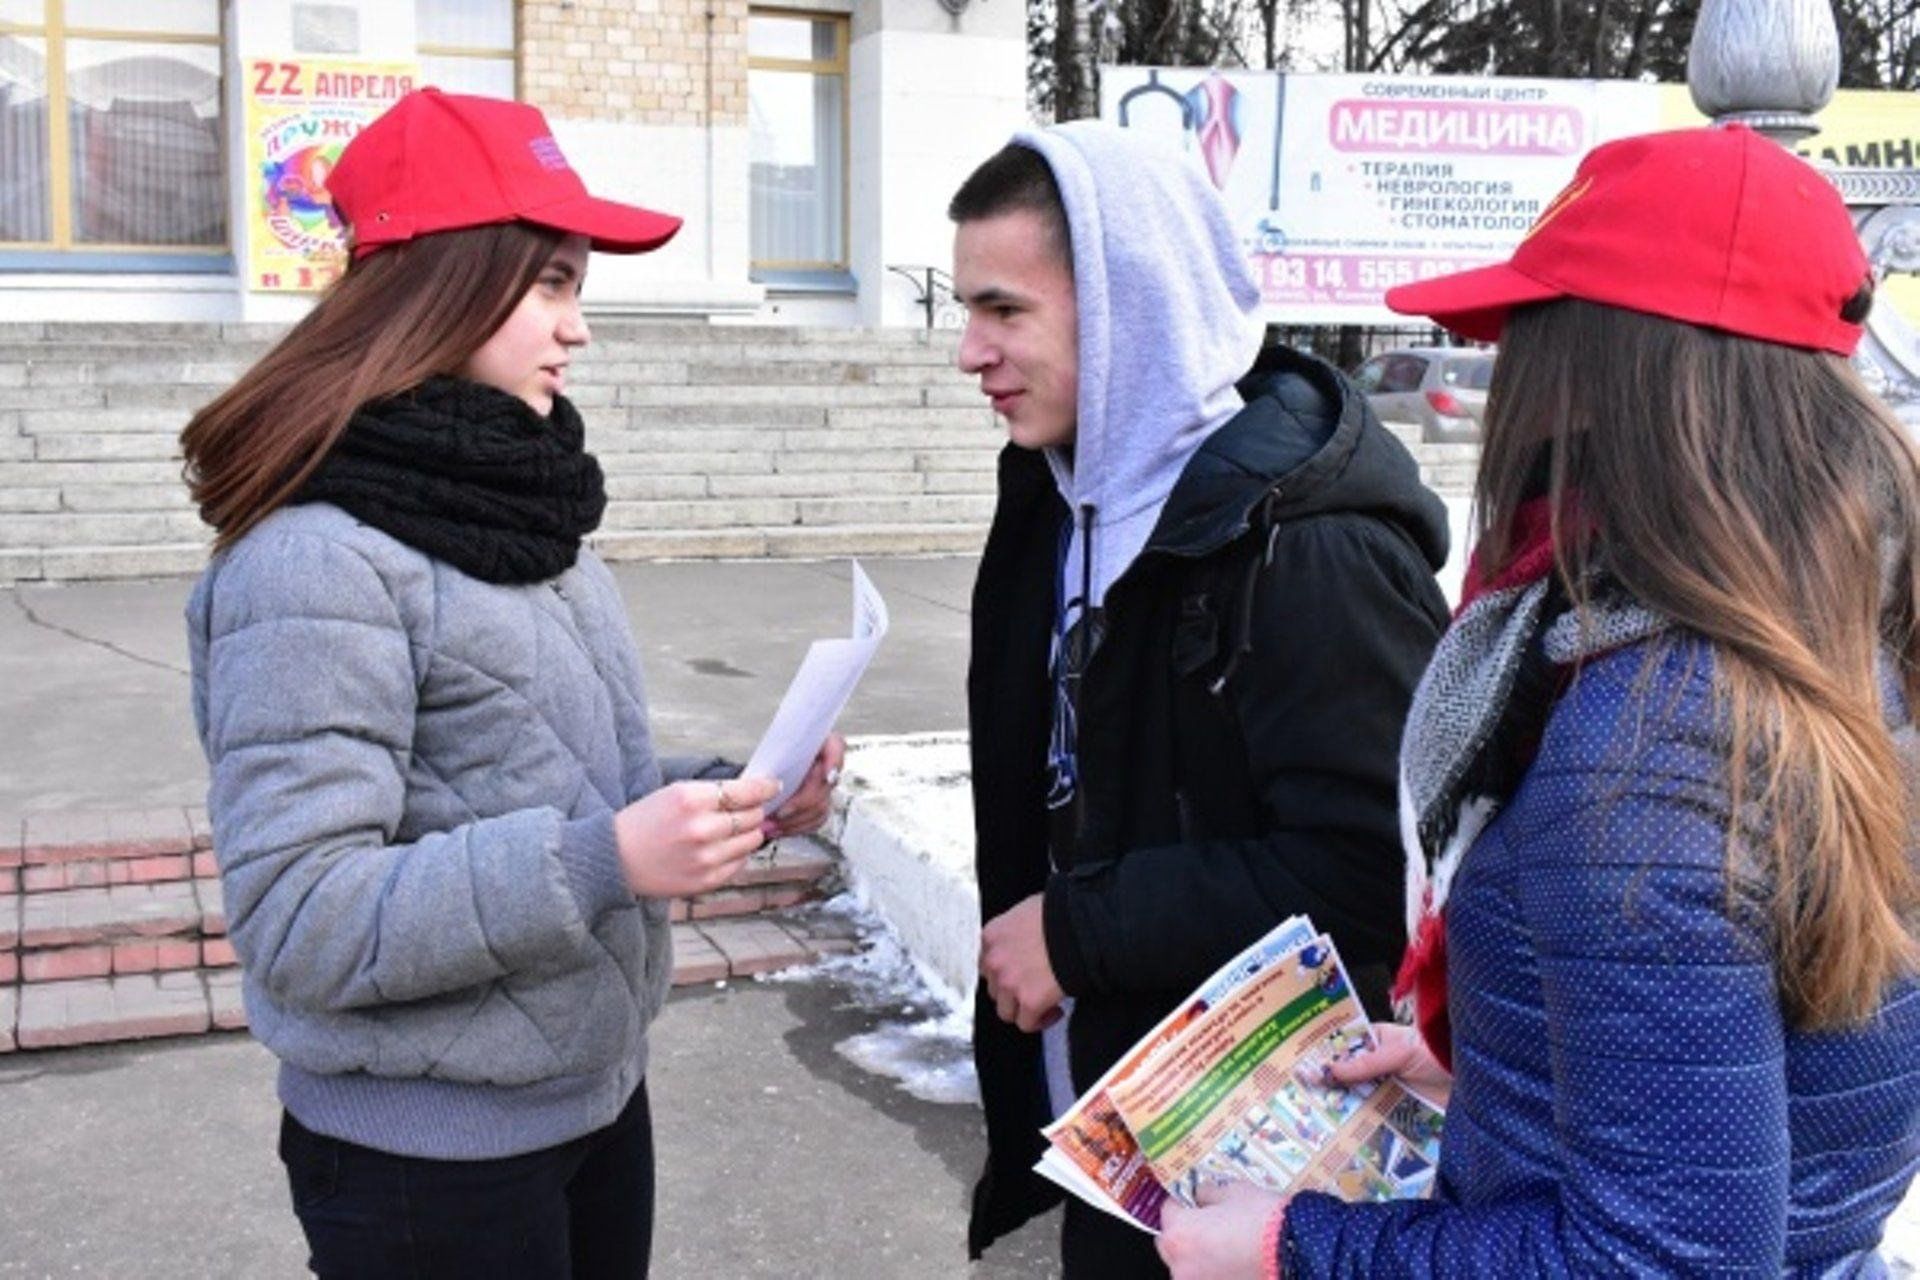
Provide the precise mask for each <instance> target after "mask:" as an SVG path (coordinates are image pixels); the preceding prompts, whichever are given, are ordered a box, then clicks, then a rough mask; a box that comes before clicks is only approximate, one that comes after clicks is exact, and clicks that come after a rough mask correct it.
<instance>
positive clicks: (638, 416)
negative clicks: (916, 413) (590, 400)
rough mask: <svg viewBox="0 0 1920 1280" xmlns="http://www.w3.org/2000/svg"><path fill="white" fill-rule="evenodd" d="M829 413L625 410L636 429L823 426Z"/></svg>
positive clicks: (776, 407)
mask: <svg viewBox="0 0 1920 1280" xmlns="http://www.w3.org/2000/svg"><path fill="white" fill-rule="evenodd" d="M620 403H621V404H623V405H625V404H631V403H633V402H631V401H629V400H627V399H626V397H625V395H624V392H623V394H622V396H621V399H620ZM829 412H830V410H828V409H827V407H826V406H824V405H801V404H789V403H786V402H784V401H775V402H772V403H767V404H731V405H714V404H705V403H693V404H635V405H634V407H632V408H630V409H628V410H627V421H628V423H629V424H631V425H632V426H633V427H635V428H657V427H684V426H697V427H703V428H705V427H731V428H740V427H823V426H825V425H826V424H827V414H828V413H829ZM849 412H852V411H851V410H849ZM862 412H866V411H862ZM922 412H925V410H922Z"/></svg>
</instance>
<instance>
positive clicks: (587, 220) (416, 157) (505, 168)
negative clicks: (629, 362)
mask: <svg viewBox="0 0 1920 1280" xmlns="http://www.w3.org/2000/svg"><path fill="white" fill-rule="evenodd" d="M327 190H328V192H329V193H330V194H331V195H332V196H333V203H334V207H335V208H336V209H338V210H339V211H340V214H341V217H342V218H344V219H345V220H346V222H347V226H348V240H349V243H351V244H352V245H353V256H354V257H356V258H360V257H365V256H366V255H367V254H369V253H372V252H373V251H374V250H375V249H378V248H380V247H382V246H383V245H389V244H398V243H400V242H401V241H404V240H411V239H413V238H414V237H415V236H424V235H430V234H432V233H433V232H435V231H454V230H458V229H460V228H462V227H483V226H490V225H492V224H494V223H498V222H531V223H534V224H535V225H537V226H542V227H550V228H552V229H553V230H555V231H566V232H572V233H575V234H578V235H583V236H586V237H587V238H588V239H589V240H591V241H593V247H594V248H596V249H598V250H600V251H601V252H603V253H645V252H647V251H648V250H649V249H657V248H659V247H660V246H661V245H663V244H665V243H666V242H667V241H669V240H671V239H672V238H673V233H674V232H676V231H678V230H679V229H680V219H678V218H676V217H674V216H673V215H672V214H670V213H656V212H654V211H653V210H652V209H642V208H641V207H640V206H638V205H631V204H617V203H615V202H614V201H612V200H601V199H598V198H596V197H594V196H590V195H588V194H587V187H586V184H585V183H583V182H582V181H580V175H579V174H577V173H575V172H574V171H573V166H572V165H570V164H568V163H567V158H566V156H564V155H562V154H561V153H560V146H559V144H558V143H556V142H555V141H554V140H553V130H552V129H550V128H548V127H547V118H546V117H545V116H543V115H541V114H540V109H539V108H538V107H533V106H529V105H528V104H526V103H524V102H508V101H506V100H504V99H501V98H478V97H472V96H469V95H467V94H459V93H442V92H440V90H438V89H416V90H414V91H413V92H412V93H409V94H407V95H406V96H405V97H403V98H401V99H400V101H398V102H396V103H394V104H393V106H391V107H389V108H388V109H387V110H386V112H385V113H384V114H382V115H381V116H380V118H379V119H377V120H375V121H374V122H373V123H372V124H370V125H368V126H367V127H366V128H364V129H362V130H361V131H360V132H359V133H358V134H357V135H355V137H354V139H353V140H352V141H351V142H349V143H347V145H346V148H345V149H344V150H343V151H341V153H340V160H339V162H338V163H337V164H336V165H335V166H334V169H333V173H332V174H331V175H330V176H329V177H328V179H327Z"/></svg>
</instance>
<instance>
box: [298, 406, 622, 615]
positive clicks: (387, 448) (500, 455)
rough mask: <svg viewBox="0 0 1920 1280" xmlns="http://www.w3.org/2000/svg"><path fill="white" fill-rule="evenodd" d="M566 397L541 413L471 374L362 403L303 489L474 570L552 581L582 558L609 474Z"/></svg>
mask: <svg viewBox="0 0 1920 1280" xmlns="http://www.w3.org/2000/svg"><path fill="white" fill-rule="evenodd" d="M585 445H586V437H585V433H584V430H583V428H582V427H581V424H580V414H579V413H578V412H577V411H576V410H575V409H574V407H573V405H572V404H570V403H569V402H568V401H567V400H566V398H565V397H563V396H555V397H554V399H553V411H552V412H551V413H550V414H549V415H548V416H546V417H544V418H543V417H541V416H540V415H539V414H537V413H535V412H534V411H533V409H532V408H531V407H530V406H528V405H527V404H526V402H525V401H523V400H521V399H520V398H519V397H518V396H512V395H509V394H507V393H506V392H504V391H499V390H496V389H495V388H493V387H489V386H485V385H482V384H480V383H477V382H468V381H466V380H464V379H460V378H429V379H428V380H427V381H426V382H424V383H422V384H421V385H420V386H418V387H416V388H414V389H413V390H412V391H408V392H404V393H402V394H400V395H397V396H394V397H392V398H391V399H387V400H376V401H373V402H371V403H369V404H366V405H363V406H361V408H360V409H359V411H358V412H356V413H355V414H354V415H353V419H352V421H351V422H349V423H348V424H347V429H346V432H345V434H343V435H342V436H341V437H340V440H339V442H338V443H337V444H335V445H334V447H333V450H332V451H331V452H330V453H328V454H327V457H326V460H325V461H324V462H322V463H321V464H320V468H319V470H317V471H315V472H314V473H313V475H312V477H311V478H309V479H308V481H307V483H306V484H305V485H304V486H303V487H302V488H301V490H300V492H299V495H298V496H297V497H296V498H295V501H297V502H331V503H333V504H334V505H335V506H337V507H340V508H342V509H344V510H345V511H347V512H348V513H349V514H350V515H352V516H354V517H355V518H357V519H360V520H364V521H366V523H368V524H370V525H372V526H373V527H374V528H376V529H379V530H380V531H381V532H383V533H387V534H390V535H392V536H393V537H395V538H398V539H399V540H400V541H402V542H404V543H406V544H407V545H408V546H410V547H413V548H414V549H415V550H418V551H422V552H424V553H426V554H427V555H430V556H432V557H434V558H435V559H436V560H444V561H446V562H447V563H448V564H450V565H452V566H453V567H454V568H456V569H458V570H460V571H461V572H462V573H466V574H469V575H471V576H472V577H475V578H479V579H481V580H483V581H486V582H501V583H523V582H540V581H543V580H545V579H547V578H551V577H553V576H554V575H555V574H558V573H560V572H561V571H562V570H564V569H566V568H568V567H569V566H571V565H572V564H573V562H574V559H575V558H576V557H577V556H578V555H579V554H580V540H581V539H582V538H583V537H585V536H586V535H587V534H589V533H591V532H592V531H593V530H594V528H595V527H596V526H597V525H598V524H599V523H600V516H601V513H602V512H603V511H605V510H606V505H607V493H606V485H605V483H604V481H603V479H602V477H601V474H600V464H599V463H598V462H596V461H595V460H594V458H593V455H592V454H590V453H588V452H587V451H586V447H585Z"/></svg>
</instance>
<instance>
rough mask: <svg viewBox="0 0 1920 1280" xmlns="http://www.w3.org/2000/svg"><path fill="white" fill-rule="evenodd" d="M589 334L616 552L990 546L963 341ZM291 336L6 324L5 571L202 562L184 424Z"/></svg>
mask: <svg viewBox="0 0 1920 1280" xmlns="http://www.w3.org/2000/svg"><path fill="white" fill-rule="evenodd" d="M594 329H595V341H594V343H593V344H592V345H591V346H590V347H588V348H586V349H585V350H584V351H583V352H582V353H581V355H580V358H579V360H578V363H577V365H576V368H575V371H574V372H575V378H574V387H573V393H574V398H575V399H576V400H577V401H578V402H579V404H580V405H581V406H582V407H583V410H584V412H585V415H586V418H587V423H588V438H587V443H588V447H589V448H590V449H592V450H593V451H594V452H595V453H596V454H597V455H598V456H599V457H600V459H601V465H602V467H603V469H604V470H605V472H606V474H607V477H608V490H609V494H610V496H611V498H612V501H613V504H614V505H613V509H612V510H611V511H610V513H609V518H608V521H607V527H606V529H605V532H604V534H603V535H602V537H601V539H600V540H599V542H600V545H602V546H603V547H604V548H605V549H606V551H607V553H608V554H610V555H614V556H628V555H633V556H639V555H646V554H662V555H796V556H797V555H807V554H840V553H843V552H846V551H853V552H856V553H859V552H866V553H878V552H880V551H883V550H890V551H895V552H900V553H912V552H933V551H941V550H954V549H962V550H973V549H976V548H977V545H978V535H979V532H980V528H981V526H983V525H984V521H985V520H986V518H987V514H988V504H987V502H986V498H987V495H989V494H990V493H991V492H992V488H993V476H994V469H995V462H994V459H995V456H996V455H997V454H998V452H999V450H1000V448H1001V446H1002V443H1003V440H1004V436H1003V434H1002V432H1001V430H1000V428H999V426H998V424H997V422H996V420H995V418H994V415H993V414H992V413H991V412H990V411H989V410H988V408H987V406H986V405H985V403H984V402H983V401H982V400H981V398H980V396H979V394H978V391H977V389H976V388H975V387H974V386H973V383H972V380H971V379H969V378H967V377H966V376H964V375H962V374H961V373H959V372H958V371H957V370H956V369H955V368H954V354H955V350H956V343H957V338H956V336H955V335H953V334H948V333H927V332H925V331H921V330H864V331H863V330H811V329H790V328H770V327H761V326H740V325H705V324H690V323H667V322H652V321H644V320H635V319H631V318H595V319H594ZM285 332H286V327H285V326H282V325H216V324H171V325H152V324H54V323H48V324H40V323H32V324H0V583H6V582H12V581H20V580H45V581H52V580H59V581H66V580H73V579H82V578H129V577H146V576H152V575H158V574H190V573H194V572H197V571H198V570H199V569H200V568H201V567H202V565H203V564H204V562H205V557H206V547H207V543H208V540H209V535H208V532H207V531H206V530H205V529H204V528H202V527H201V526H200V524H199V521H198V520H197V518H196V516H195V513H194V511H193V509H192V507H191V504H190V502H189V500H188V498H187V496H186V488H185V485H184V483H183V482H182V480H181V479H180V474H179V472H180V457H179V433H180V430H181V428H182V427H184V426H185V425H186V422H187V420H188V418H189V417H191V415H192V414H193V412H194V411H195V410H196V409H198V408H199V407H201V406H203V405H205V404H206V403H207V402H208V401H210V400H212V399H213V398H214V397H215V396H217V395H219V394H220V393H221V391H222V390H223V389H224V388H225V387H227V386H228V385H230V384H231V382H232V380H233V379H234V378H236V377H238V376H239V375H240V374H241V372H242V371H243V370H245V369H246V368H248V367H249V366H251V365H252V364H253V363H254V362H255V361H257V360H258V359H259V358H260V356H261V355H263V354H264V353H265V352H266V351H268V350H269V349H270V348H271V346H272V344H273V343H274V342H275V341H277V340H278V339H279V338H280V337H281V336H283V335H284V334H285ZM889 525H897V526H899V527H898V528H890V527H889ZM810 549H812V550H810Z"/></svg>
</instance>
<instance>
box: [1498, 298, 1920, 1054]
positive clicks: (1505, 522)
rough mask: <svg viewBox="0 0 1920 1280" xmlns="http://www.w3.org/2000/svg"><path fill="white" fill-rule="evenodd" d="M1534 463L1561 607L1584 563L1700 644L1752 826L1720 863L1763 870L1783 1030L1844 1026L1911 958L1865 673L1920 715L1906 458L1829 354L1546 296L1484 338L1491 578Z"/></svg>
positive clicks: (1901, 812) (1900, 807) (1901, 809)
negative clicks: (1489, 359)
mask: <svg viewBox="0 0 1920 1280" xmlns="http://www.w3.org/2000/svg"><path fill="white" fill-rule="evenodd" d="M1543 448H1545V449H1546V450H1547V456H1548V458H1549V459H1550V467H1549V469H1550V473H1551V479H1550V482H1549V492H1550V495H1551V498H1550V501H1551V509H1552V510H1553V511H1554V512H1555V513H1556V521H1555V528H1554V543H1555V550H1556V558H1557V561H1558V570H1559V573H1560V575H1561V577H1562V580H1563V581H1564V583H1565V584H1566V586H1567V589H1568V590H1569V592H1570V593H1572V594H1573V596H1574V598H1575V600H1576V602H1580V603H1584V596H1583V594H1582V593H1583V590H1584V584H1586V583H1588V582H1589V581H1591V576H1590V570H1591V569H1592V568H1593V567H1594V566H1595V564H1596V561H1602V562H1604V567H1605V570H1606V571H1607V572H1608V573H1610V574H1611V575H1612V576H1613V577H1614V578H1615V579H1617V580H1618V581H1619V582H1620V583H1621V584H1622V586H1624V587H1625V588H1626V589H1627V590H1628V591H1629V592H1631V593H1632V594H1633V596H1634V597H1635V598H1636V599H1638V600H1640V601H1641V602H1642V603H1644V604H1646V605H1648V606H1649V607H1651V608H1653V609H1656V610H1658V611H1660V612H1661V613H1664V614H1665V615H1667V616H1668V617H1670V618H1672V619H1673V620H1675V621H1676V622H1677V623H1679V624H1680V625H1681V626H1682V627H1685V628H1688V629H1690V630H1691V631H1693V632H1695V633H1698V634H1700V635H1702V636H1705V637H1706V638H1707V639H1708V640H1710V641H1712V642H1713V643H1714V645H1715V646H1716V661H1715V667H1714V670H1715V688H1716V693H1717V696H1718V701H1719V705H1720V706H1721V708H1722V709H1723V712H1724V714H1725V715H1726V723H1727V726H1728V728H1729V730H1730V735H1731V747H1730V754H1729V757H1728V775H1727V776H1728V782H1729V785H1730V788H1731V794H1732V809H1731V812H1732V813H1734V814H1747V813H1749V812H1758V813H1759V814H1761V815H1764V817H1763V819H1762V821H1763V823H1764V824H1765V826H1764V829H1763V830H1762V831H1760V832H1758V833H1757V834H1758V835H1759V839H1758V840H1757V844H1758V845H1759V846H1760V847H1758V848H1747V847H1746V846H1745V845H1743V844H1742V842H1741V841H1742V832H1741V824H1740V823H1739V822H1736V823H1734V824H1733V825H1732V828H1731V829H1730V831H1729V837H1728V841H1729V843H1728V855H1729V859H1730V860H1731V859H1734V858H1736V857H1740V858H1751V857H1752V856H1754V855H1756V854H1757V855H1758V856H1759V858H1760V859H1761V862H1760V865H1761V867H1762V868H1763V869H1764V872H1765V874H1766V880H1767V882H1768V883H1769V890H1768V895H1769V902H1770V908H1771V914H1772V919H1773V928H1774V946H1775V950H1776V959H1777V963H1776V966H1775V967H1776V971H1777V974H1778V979H1779V983H1780V992H1781V998H1782V1002H1783V1005H1784V1007H1785V1009H1786V1011H1787V1014H1788V1016H1789V1018H1790V1020H1791V1021H1792V1022H1793V1023H1794V1025H1796V1026H1801V1027H1809V1028H1817V1027H1837V1026H1844V1025H1849V1024H1857V1023H1860V1022H1862V1021H1864V1020H1866V1019H1867V1018H1868V1017H1870V1016H1871V1015H1872V1013H1873V1011H1874V1010H1875V1009H1876V1008H1877V1007H1878V1006H1879V1003H1880V1001H1881V1000H1882V999H1883V998H1884V994H1885V991H1886V988H1887V986H1888V984H1889V983H1890V982H1892V981H1893V980H1894V979H1895V978H1897V977H1898V976H1900V975H1901V974H1903V973H1907V972H1911V971H1912V970H1913V967H1914V965H1915V963H1916V941H1915V936H1914V920H1915V918H1916V917H1915V912H1916V903H1917V901H1920V884H1917V883H1916V881H1917V876H1916V871H1915V867H1914V864H1913V856H1914V854H1913V851H1914V839H1915V831H1916V827H1915V804H1916V800H1915V795H1914V789H1913V778H1912V774H1911V770H1912V768H1913V766H1914V761H1913V760H1912V759H1910V758H1903V756H1910V755H1911V752H1910V750H1904V749H1903V748H1902V747H1900V746H1899V745H1898V744H1896V742H1895V740H1894V736H1893V734H1892V733H1890V732H1889V730H1888V729H1887V727H1886V724H1885V721H1884V718H1883V713H1882V709H1881V698H1880V693H1879V683H1878V680H1877V678H1876V659H1877V656H1878V655H1879V654H1880V653H1881V652H1882V651H1885V652H1888V653H1890V654H1891V655H1892V657H1893V659H1894V662H1895V664H1896V667H1897V671H1898V675H1899V678H1900V682H1901V684H1902V686H1903V688H1904V692H1905V695H1906V698H1907V701H1908V705H1909V706H1910V707H1914V708H1916V709H1920V626H1917V625H1916V618H1915V602H1916V599H1920V555H1917V554H1916V540H1917V539H1920V457H1917V456H1916V454H1915V451H1914V448H1913V445H1912V442H1911V441H1909V440H1908V438H1907V436H1906V434H1905V432H1904V431H1903V430H1902V428H1901V426H1900V424H1899V423H1898V422H1897V421H1896V420H1895V419H1894V418H1893V417H1892V415H1891V414H1889V413H1888V411H1887V410H1886V409H1885V407H1884V406H1882V405H1881V404H1880V403H1879V401H1877V400H1876V399H1875V398H1874V397H1873V395H1872V393H1871V392H1869V391H1868V390H1867V388H1866V387H1865V386H1864V384H1862V383H1861V381H1860V379H1859V377H1858V375H1857V374H1856V373H1855V372H1854V370H1853V369H1852V367H1851V366H1849V365H1848V363H1847V362H1846V361H1845V360H1844V359H1842V358H1840V357H1838V356H1834V355H1829V354H1825V353H1820V352H1811V351H1802V350H1798V349H1795V348H1790V347H1784V346H1779V345H1776V344H1774V343H1769V342H1760V341H1755V340H1751V339H1746V338H1740V337H1735V336H1733V335H1730V334H1724V333H1719V332H1715V331H1711V330H1707V329H1702V328H1697V327H1695V326H1692V325H1687V324H1680V323H1677V322H1675V321H1670V320H1664V319H1660V318H1657V317H1654V316H1648V315H1642V314H1639V313H1636V312H1631V311H1623V310H1619V309H1616V308H1612V307H1604V306H1599V305H1595V304H1592V303H1587V302H1581V301H1577V300H1567V301H1559V302H1553V303H1548V304H1544V305H1540V306H1533V307H1526V308H1522V309H1520V310H1518V311H1516V312H1515V313H1514V314H1513V315H1511V316H1510V317H1509V318H1508V321H1507V324H1506V331H1505V334H1504V335H1503V338H1502V346H1501V351H1500V355H1499V357H1498V360H1497V362H1496V364H1495V367H1494V373H1493V381H1492V384H1491V386H1490V388H1489V391H1488V397H1487V411H1486V444H1485V451H1484V454H1483V456H1482V459H1481V466H1480V474H1479V479H1478V483H1477V487H1476V492H1475V507H1476V512H1477V523H1478V530H1477V532H1478V534H1479V537H1480V539H1481V543H1480V545H1481V548H1482V552H1481V554H1482V556H1483V559H1484V562H1485V563H1486V564H1487V565H1489V566H1494V567H1497V566H1499V565H1502V564H1504V563H1505V561H1506V559H1507V558H1508V557H1509V556H1510V555H1511V554H1513V552H1514V551H1515V550H1516V548H1514V547H1512V546H1511V544H1510V541H1509V538H1510V524H1511V517H1512V514H1513V512H1514V511H1515V510H1516V508H1517V507H1518V506H1519V504H1520V503H1521V501H1523V500H1524V498H1525V497H1527V496H1528V492H1529V489H1528V486H1529V485H1537V483H1538V480H1537V473H1538V468H1539V459H1540V456H1541V451H1542V449H1543ZM1576 511H1577V512H1578V513H1579V514H1578V517H1577V518H1576V517H1574V516H1573V515H1571V514H1568V513H1571V512H1576ZM1589 531H1591V532H1589ZM1754 806H1757V809H1755V808H1754ZM1743 821H1744V819H1743ZM1746 834H1749V835H1751V834H1755V833H1753V832H1748V833H1746ZM1730 870H1731V867H1730Z"/></svg>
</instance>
